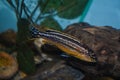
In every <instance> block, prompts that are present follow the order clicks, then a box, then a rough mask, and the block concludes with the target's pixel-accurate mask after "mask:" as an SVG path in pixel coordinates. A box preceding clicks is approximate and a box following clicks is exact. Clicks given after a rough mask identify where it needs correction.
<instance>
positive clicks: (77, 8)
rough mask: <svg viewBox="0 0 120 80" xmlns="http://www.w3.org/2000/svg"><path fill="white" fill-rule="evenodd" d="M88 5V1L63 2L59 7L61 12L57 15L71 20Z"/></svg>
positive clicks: (65, 0)
mask: <svg viewBox="0 0 120 80" xmlns="http://www.w3.org/2000/svg"><path fill="white" fill-rule="evenodd" d="M87 3H88V0H64V2H63V4H62V5H61V6H60V8H61V9H63V11H61V10H59V9H58V10H57V11H58V12H60V13H59V14H58V15H59V16H60V17H62V18H67V19H72V18H76V17H78V16H80V15H81V14H82V13H83V11H84V9H85V7H86V4H87Z"/></svg>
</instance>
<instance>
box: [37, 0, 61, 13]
mask: <svg viewBox="0 0 120 80" xmlns="http://www.w3.org/2000/svg"><path fill="white" fill-rule="evenodd" d="M60 1H61V0H39V4H40V8H41V12H42V13H51V12H53V11H55V10H56V8H58V7H59V6H60Z"/></svg>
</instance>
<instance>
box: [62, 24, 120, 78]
mask: <svg viewBox="0 0 120 80" xmlns="http://www.w3.org/2000/svg"><path fill="white" fill-rule="evenodd" d="M64 32H65V33H68V34H70V35H72V36H75V37H77V38H78V39H79V40H80V41H81V42H82V43H84V44H86V45H88V47H90V48H91V49H92V50H93V51H94V52H95V53H96V55H97V59H98V62H97V64H96V65H94V66H89V65H87V66H86V65H84V64H80V63H78V62H79V61H78V62H75V61H73V60H70V61H69V62H70V64H72V66H74V67H77V68H79V69H80V70H82V71H84V72H85V73H86V74H87V75H91V76H93V75H94V76H112V77H114V78H120V76H119V75H120V41H119V40H120V30H117V29H114V28H112V27H108V26H103V27H102V26H101V27H97V26H92V25H88V24H85V23H76V24H72V25H69V26H68V27H67V28H66V29H65V30H64Z"/></svg>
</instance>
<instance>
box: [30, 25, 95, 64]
mask: <svg viewBox="0 0 120 80" xmlns="http://www.w3.org/2000/svg"><path fill="white" fill-rule="evenodd" d="M30 33H31V35H32V37H34V38H43V39H42V42H43V43H46V44H52V45H54V46H56V47H57V48H58V49H60V50H62V51H63V52H65V53H66V54H67V55H69V56H72V57H75V58H77V59H79V60H82V61H87V62H96V61H97V58H96V55H95V53H94V52H93V50H92V49H90V48H89V47H88V46H87V45H85V44H83V43H81V42H80V40H79V39H77V38H76V37H74V36H71V35H69V34H67V33H63V32H60V31H57V30H52V29H46V30H39V29H38V28H36V27H34V26H31V27H30Z"/></svg>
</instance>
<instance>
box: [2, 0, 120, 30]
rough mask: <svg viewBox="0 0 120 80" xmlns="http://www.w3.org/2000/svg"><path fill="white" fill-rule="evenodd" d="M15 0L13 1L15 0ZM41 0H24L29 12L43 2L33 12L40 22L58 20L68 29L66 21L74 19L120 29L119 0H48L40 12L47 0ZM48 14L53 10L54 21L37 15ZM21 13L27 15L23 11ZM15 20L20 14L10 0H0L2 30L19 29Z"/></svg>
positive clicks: (34, 18) (33, 17)
mask: <svg viewBox="0 0 120 80" xmlns="http://www.w3.org/2000/svg"><path fill="white" fill-rule="evenodd" d="M12 1H13V2H14V1H15V0H12ZM19 1H22V0H19ZM40 1H42V0H24V2H25V5H26V6H27V8H28V9H29V11H28V13H29V14H31V13H30V12H32V11H33V10H34V9H35V8H36V6H37V5H38V4H39V5H40V6H39V7H38V8H37V9H36V11H35V12H34V15H33V16H32V19H33V21H35V20H36V21H35V22H36V23H37V24H41V22H42V21H43V24H44V23H48V25H50V26H54V25H51V24H50V23H54V22H55V24H56V25H57V26H60V27H61V28H62V29H65V28H66V26H67V25H70V24H72V23H77V22H88V23H89V24H91V25H96V26H112V27H114V28H117V29H120V24H119V22H120V18H119V17H120V14H119V13H120V0H114V1H113V0H74V1H72V0H61V1H60V2H57V1H54V0H53V2H49V3H48V6H47V8H46V9H45V10H44V12H41V10H42V8H44V3H43V5H42V4H41V3H40ZM43 1H47V0H43ZM76 2H79V3H76ZM59 6H60V7H59ZM61 6H62V7H61ZM48 7H49V8H48ZM53 7H54V8H53ZM58 7H59V8H58ZM64 8H65V10H64ZM61 9H63V10H61ZM59 12H60V13H59ZM41 13H42V15H41ZM49 14H50V15H51V14H54V15H52V18H49V19H52V20H53V22H50V21H51V20H48V18H46V19H45V18H44V19H43V18H42V19H41V18H40V17H39V18H38V16H39V15H41V16H47V15H49ZM22 17H26V16H25V14H24V13H23V14H22ZM44 20H46V21H44ZM16 22H17V18H16V13H15V12H14V9H13V8H12V7H11V6H10V5H9V4H8V2H7V0H0V32H3V31H5V30H7V29H10V28H11V29H14V30H15V31H16V30H17V26H16ZM48 25H46V26H48Z"/></svg>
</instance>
